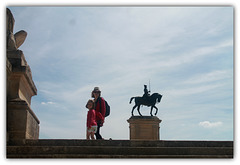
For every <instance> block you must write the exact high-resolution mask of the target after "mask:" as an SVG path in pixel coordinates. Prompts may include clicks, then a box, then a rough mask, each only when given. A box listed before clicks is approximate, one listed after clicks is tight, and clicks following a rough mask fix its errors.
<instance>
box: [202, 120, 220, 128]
mask: <svg viewBox="0 0 240 165" xmlns="http://www.w3.org/2000/svg"><path fill="white" fill-rule="evenodd" d="M222 124H223V123H222V122H221V121H218V122H210V121H202V122H199V123H198V125H199V126H201V127H204V128H216V127H220V126H222Z"/></svg>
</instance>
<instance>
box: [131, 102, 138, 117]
mask: <svg viewBox="0 0 240 165" xmlns="http://www.w3.org/2000/svg"><path fill="white" fill-rule="evenodd" d="M136 107H137V105H136V104H135V105H134V107H133V108H132V116H134V115H133V111H134V109H135V108H136Z"/></svg>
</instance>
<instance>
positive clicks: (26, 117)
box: [7, 99, 40, 141]
mask: <svg viewBox="0 0 240 165" xmlns="http://www.w3.org/2000/svg"><path fill="white" fill-rule="evenodd" d="M39 123H40V121H39V120H38V118H37V117H36V115H35V114H34V112H33V111H32V110H31V108H30V107H29V105H28V103H27V102H26V101H24V100H21V99H15V100H12V101H9V102H8V104H7V140H8V141H9V140H21V139H38V138H39Z"/></svg>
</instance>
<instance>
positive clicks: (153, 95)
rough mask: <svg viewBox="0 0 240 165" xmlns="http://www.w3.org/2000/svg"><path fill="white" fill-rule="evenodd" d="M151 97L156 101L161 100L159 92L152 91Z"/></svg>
mask: <svg viewBox="0 0 240 165" xmlns="http://www.w3.org/2000/svg"><path fill="white" fill-rule="evenodd" d="M152 97H153V98H154V99H157V103H160V101H161V99H162V95H161V94H159V93H153V94H152Z"/></svg>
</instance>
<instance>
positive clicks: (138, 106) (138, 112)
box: [137, 105, 142, 116]
mask: <svg viewBox="0 0 240 165" xmlns="http://www.w3.org/2000/svg"><path fill="white" fill-rule="evenodd" d="M139 109H140V105H139V106H138V108H137V110H138V113H139V115H140V116H142V114H141V113H140V111H139Z"/></svg>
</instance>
